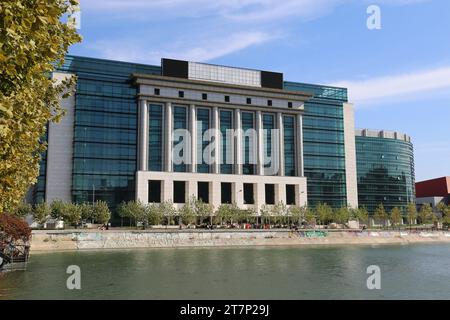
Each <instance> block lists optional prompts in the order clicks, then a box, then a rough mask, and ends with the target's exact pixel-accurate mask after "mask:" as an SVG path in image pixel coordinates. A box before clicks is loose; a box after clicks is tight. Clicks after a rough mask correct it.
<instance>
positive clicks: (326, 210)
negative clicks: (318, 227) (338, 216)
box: [316, 203, 333, 225]
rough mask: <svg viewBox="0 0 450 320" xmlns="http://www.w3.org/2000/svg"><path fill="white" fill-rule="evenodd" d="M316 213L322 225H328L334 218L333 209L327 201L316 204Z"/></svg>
mask: <svg viewBox="0 0 450 320" xmlns="http://www.w3.org/2000/svg"><path fill="white" fill-rule="evenodd" d="M316 214H317V218H318V219H319V221H320V223H321V224H322V225H326V224H328V223H329V221H330V220H331V218H332V215H333V209H332V208H331V207H330V206H329V205H328V204H326V203H319V204H317V206H316Z"/></svg>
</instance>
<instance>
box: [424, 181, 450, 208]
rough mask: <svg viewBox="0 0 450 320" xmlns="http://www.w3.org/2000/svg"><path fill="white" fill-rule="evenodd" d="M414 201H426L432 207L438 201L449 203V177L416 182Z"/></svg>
mask: <svg viewBox="0 0 450 320" xmlns="http://www.w3.org/2000/svg"><path fill="white" fill-rule="evenodd" d="M416 197H417V198H416V203H417V205H418V206H421V205H423V204H425V203H428V204H429V205H431V206H432V207H433V208H436V206H437V205H438V204H439V203H441V202H442V203H444V204H450V177H441V178H436V179H431V180H425V181H420V182H416Z"/></svg>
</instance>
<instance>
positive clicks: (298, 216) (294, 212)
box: [289, 206, 307, 225]
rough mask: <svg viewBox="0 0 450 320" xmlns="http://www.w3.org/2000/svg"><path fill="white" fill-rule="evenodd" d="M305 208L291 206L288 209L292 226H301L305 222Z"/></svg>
mask: <svg viewBox="0 0 450 320" xmlns="http://www.w3.org/2000/svg"><path fill="white" fill-rule="evenodd" d="M306 210H307V209H306V206H303V207H299V206H291V207H289V215H290V216H291V218H292V221H293V223H294V224H297V225H301V224H302V222H303V221H304V220H305V213H306Z"/></svg>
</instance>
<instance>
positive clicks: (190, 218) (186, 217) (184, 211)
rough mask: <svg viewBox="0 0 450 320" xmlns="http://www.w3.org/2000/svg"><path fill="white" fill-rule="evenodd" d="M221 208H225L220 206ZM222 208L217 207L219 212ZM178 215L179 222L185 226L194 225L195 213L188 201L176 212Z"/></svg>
mask: <svg viewBox="0 0 450 320" xmlns="http://www.w3.org/2000/svg"><path fill="white" fill-rule="evenodd" d="M222 206H225V205H222ZM222 206H220V207H219V211H220V209H221V207H222ZM178 215H179V216H180V219H181V221H182V222H183V224H185V225H190V224H193V223H195V212H194V208H192V206H191V203H190V201H188V202H187V203H185V204H184V205H183V206H182V207H181V209H180V210H179V212H178Z"/></svg>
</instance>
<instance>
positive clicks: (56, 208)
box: [50, 199, 65, 220]
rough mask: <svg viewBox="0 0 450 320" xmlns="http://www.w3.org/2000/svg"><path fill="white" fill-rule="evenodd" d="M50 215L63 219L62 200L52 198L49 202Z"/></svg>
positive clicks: (63, 206)
mask: <svg viewBox="0 0 450 320" xmlns="http://www.w3.org/2000/svg"><path fill="white" fill-rule="evenodd" d="M50 210H51V212H52V213H51V217H52V218H53V219H57V220H61V219H64V214H65V203H64V202H63V201H62V200H59V199H57V200H53V201H52V203H51V204H50Z"/></svg>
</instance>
